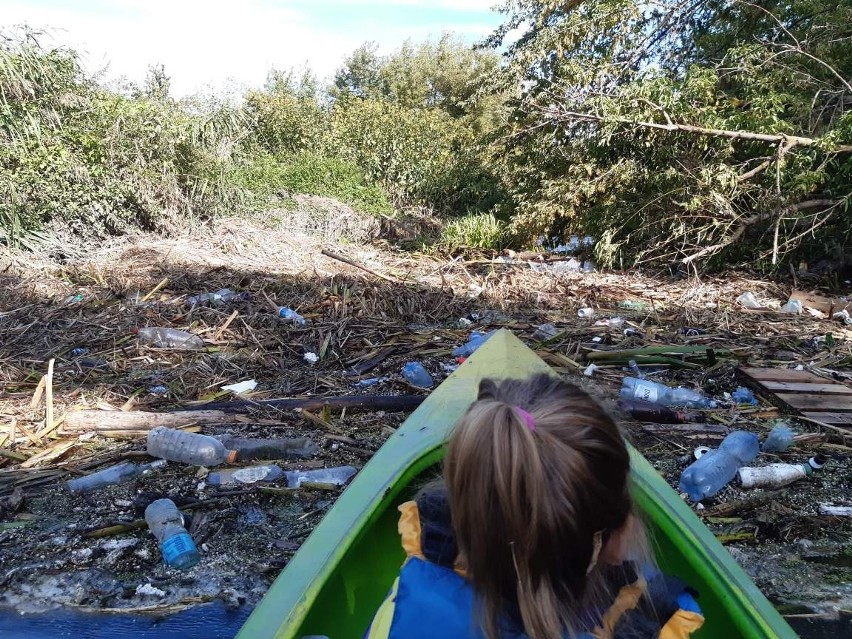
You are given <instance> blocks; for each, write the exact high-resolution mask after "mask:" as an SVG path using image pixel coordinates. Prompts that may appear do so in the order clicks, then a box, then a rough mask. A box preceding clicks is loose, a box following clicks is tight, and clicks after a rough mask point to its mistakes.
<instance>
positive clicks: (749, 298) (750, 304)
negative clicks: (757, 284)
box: [737, 293, 761, 309]
mask: <svg viewBox="0 0 852 639" xmlns="http://www.w3.org/2000/svg"><path fill="white" fill-rule="evenodd" d="M737 301H738V302H739V303H740V304H742V305H743V306H744V307H746V308H750V309H756V308H761V306H760V302H758V301H757V298H755V296H754V293H743V294H742V295H740V296H739V297H738V298H737Z"/></svg>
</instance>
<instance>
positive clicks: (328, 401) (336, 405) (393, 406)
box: [174, 395, 426, 415]
mask: <svg viewBox="0 0 852 639" xmlns="http://www.w3.org/2000/svg"><path fill="white" fill-rule="evenodd" d="M424 399H426V397H425V396H423V395H346V396H343V397H309V398H305V399H262V400H250V399H248V400H238V401H231V402H212V403H209V404H201V405H200V406H201V407H203V408H204V409H207V410H220V411H226V412H231V413H246V412H249V411H250V410H252V409H256V408H276V409H278V410H295V409H297V408H302V409H304V410H310V411H314V410H322V409H323V408H325V407H326V406H327V407H328V408H329V409H331V410H339V409H343V408H346V409H348V410H352V409H363V410H368V411H374V410H384V411H390V412H400V411H409V410H414V409H415V408H417V407H418V406H419V405H420V404H422V403H423V400H424ZM196 406H198V405H196ZM178 410H179V411H182V410H191V409H178ZM174 414H175V415H178V414H180V413H174Z"/></svg>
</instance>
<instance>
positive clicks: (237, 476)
mask: <svg viewBox="0 0 852 639" xmlns="http://www.w3.org/2000/svg"><path fill="white" fill-rule="evenodd" d="M283 476H284V471H283V470H281V469H280V468H279V467H278V466H276V465H275V464H268V465H264V466H248V467H246V468H228V469H225V470H217V471H214V472H212V473H210V474H209V475H207V483H208V484H210V485H211V486H236V485H237V484H255V483H257V482H259V481H276V480H278V479H281V478H282V477H283Z"/></svg>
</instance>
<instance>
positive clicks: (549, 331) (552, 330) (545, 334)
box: [533, 324, 559, 342]
mask: <svg viewBox="0 0 852 639" xmlns="http://www.w3.org/2000/svg"><path fill="white" fill-rule="evenodd" d="M558 334H559V329H558V328H556V327H555V326H554V325H553V324H541V325H539V326H537V327H536V329H535V332H534V333H533V339H535V340H538V341H540V342H543V341H545V340H549V339H553V338H554V337H556V336H557V335H558Z"/></svg>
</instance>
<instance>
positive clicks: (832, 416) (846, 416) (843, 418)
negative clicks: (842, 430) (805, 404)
mask: <svg viewBox="0 0 852 639" xmlns="http://www.w3.org/2000/svg"><path fill="white" fill-rule="evenodd" d="M802 417H807V418H808V419H814V420H816V421H818V422H822V423H823V424H841V425H845V426H852V413H831V412H828V413H811V412H803V413H802Z"/></svg>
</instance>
